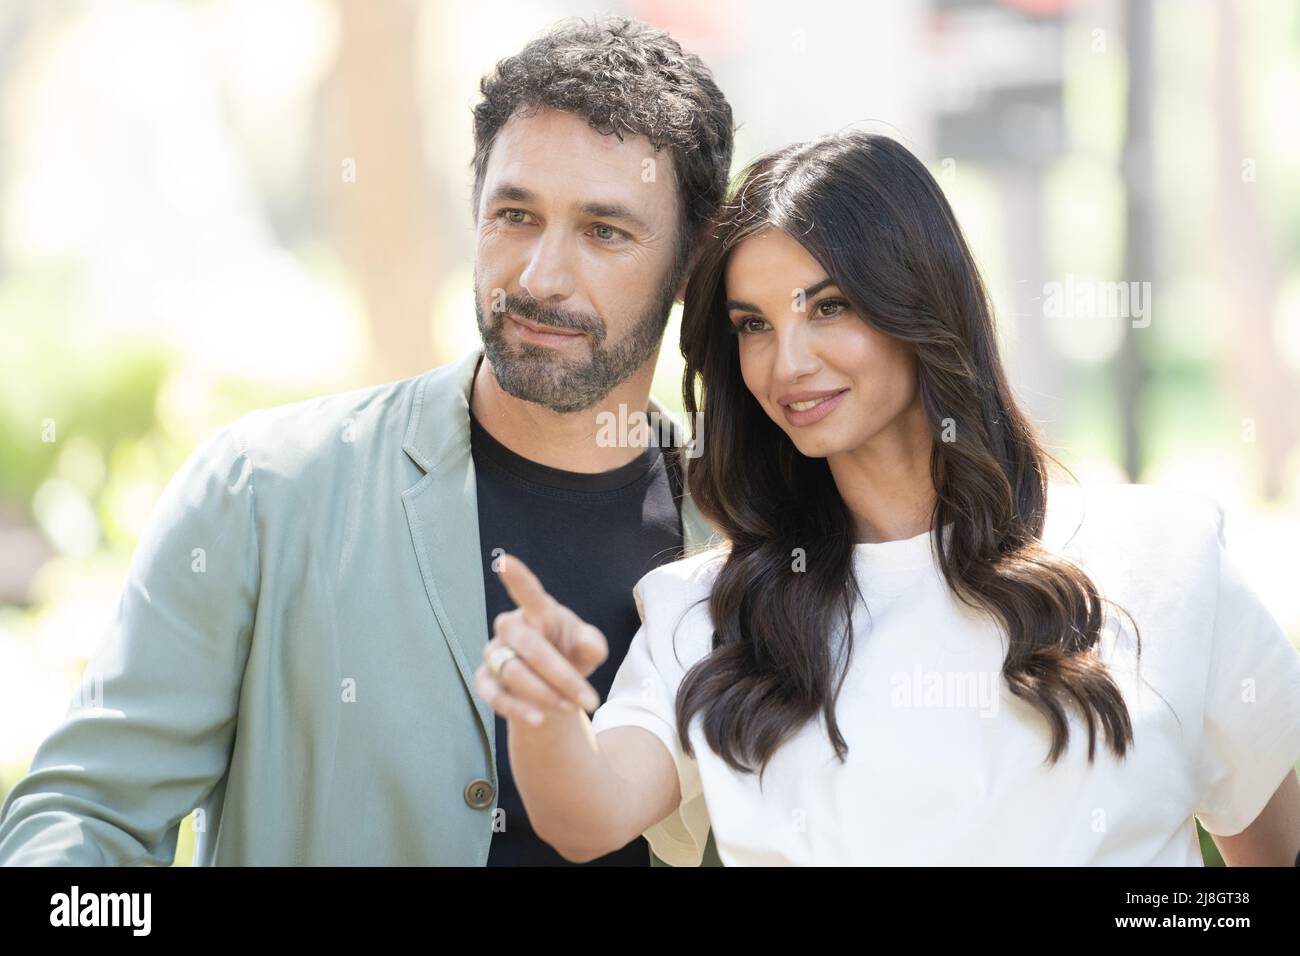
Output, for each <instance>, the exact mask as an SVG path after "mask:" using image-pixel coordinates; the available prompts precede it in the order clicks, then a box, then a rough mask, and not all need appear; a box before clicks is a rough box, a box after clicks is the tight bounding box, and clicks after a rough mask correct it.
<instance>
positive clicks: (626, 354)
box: [474, 265, 682, 413]
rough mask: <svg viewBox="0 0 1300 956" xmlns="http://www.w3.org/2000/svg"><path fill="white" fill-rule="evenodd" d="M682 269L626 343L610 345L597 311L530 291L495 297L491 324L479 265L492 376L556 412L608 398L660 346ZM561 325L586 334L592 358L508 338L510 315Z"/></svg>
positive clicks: (477, 299) (479, 304) (479, 299)
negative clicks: (565, 306)
mask: <svg viewBox="0 0 1300 956" xmlns="http://www.w3.org/2000/svg"><path fill="white" fill-rule="evenodd" d="M681 271H682V267H681V266H680V265H675V266H674V268H673V270H672V275H671V276H670V277H669V281H667V282H665V283H664V284H663V285H662V286H661V289H662V291H661V292H660V294H659V297H658V298H657V299H656V301H655V302H653V303H652V304H651V306H650V308H648V309H646V311H645V312H644V313H642V315H641V317H640V318H639V319H638V320H637V322H636V324H635V325H633V326H632V328H631V330H630V331H629V332H628V333H627V335H625V336H624V337H623V339H622V341H620V342H618V343H617V344H616V345H615V346H613V348H609V349H607V348H605V347H604V343H605V336H606V334H607V332H606V328H605V323H604V322H603V321H602V320H601V318H600V317H599V316H597V315H594V314H590V313H579V312H569V311H564V310H560V309H554V308H549V307H547V306H544V305H542V304H541V303H540V302H538V301H537V300H536V299H534V298H533V297H532V296H530V295H523V296H517V295H507V296H502V297H500V298H499V299H498V298H496V297H494V301H495V302H497V303H498V308H497V309H494V310H493V311H492V312H491V313H489V314H490V316H491V321H490V322H488V321H487V320H485V318H484V316H483V296H482V294H481V290H480V289H479V285H478V268H477V267H475V269H474V312H475V315H476V316H477V319H478V332H479V336H480V337H481V338H482V339H483V354H484V355H486V356H487V359H488V361H489V362H490V363H491V364H492V374H493V376H494V377H495V378H496V380H497V383H498V384H500V386H501V388H502V389H503V390H504V391H505V392H506V393H507V394H508V395H513V396H514V397H515V398H519V399H522V400H524V401H526V402H534V403H536V404H538V405H541V406H543V407H544V408H549V409H551V410H552V411H555V412H562V413H569V412H578V411H582V410H583V409H584V408H591V407H592V406H593V405H595V404H596V403H597V402H599V401H601V400H602V399H604V398H605V396H607V395H608V394H609V393H610V392H612V391H613V390H614V389H615V388H617V387H618V386H619V385H621V384H623V382H625V381H627V380H628V378H630V377H631V376H632V374H633V373H634V372H635V371H636V370H637V369H639V368H640V367H641V366H642V365H644V364H645V363H646V361H647V360H648V359H650V358H651V357H652V356H653V355H655V354H656V352H658V350H659V343H660V341H661V340H662V339H663V334H664V327H665V326H666V325H667V324H668V314H669V312H670V311H671V309H672V305H673V299H674V297H675V293H676V290H677V283H678V281H679V280H680V277H681ZM507 312H509V313H512V314H514V315H517V316H519V317H520V318H524V319H527V320H528V321H530V322H536V323H538V324H541V325H549V326H551V327H553V328H557V329H576V330H577V331H579V332H584V333H586V337H587V341H588V343H589V345H590V348H591V358H590V360H588V361H578V362H573V361H569V360H566V359H564V358H562V357H561V356H560V354H559V352H558V350H557V349H554V348H550V347H548V346H545V345H538V344H536V343H534V342H522V341H520V342H516V343H513V344H512V343H511V342H509V341H508V340H507V338H506V323H507V322H508V321H509V320H508V319H507V318H506V313H507Z"/></svg>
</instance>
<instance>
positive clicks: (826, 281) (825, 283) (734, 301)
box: [725, 276, 835, 313]
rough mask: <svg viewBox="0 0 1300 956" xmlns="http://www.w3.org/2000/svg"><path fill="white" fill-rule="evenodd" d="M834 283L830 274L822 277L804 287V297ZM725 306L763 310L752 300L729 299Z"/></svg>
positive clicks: (752, 310)
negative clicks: (818, 280)
mask: <svg viewBox="0 0 1300 956" xmlns="http://www.w3.org/2000/svg"><path fill="white" fill-rule="evenodd" d="M834 284H835V283H834V282H833V281H832V280H831V278H830V276H827V277H826V278H825V279H822V280H821V281H820V282H816V283H814V284H813V285H810V286H809V287H808V288H806V289H804V290H803V294H804V298H805V299H807V298H811V297H812V296H814V295H816V294H817V293H818V292H820V291H821V290H822V289H825V288H826V287H827V286H833V285H834ZM725 308H726V310H727V311H728V312H730V311H731V310H732V309H740V310H742V311H744V312H759V313H761V312H762V311H763V310H762V309H760V308H759V307H758V306H756V305H754V304H753V303H752V302H742V301H740V300H739V299H728V300H727V303H726V306H725Z"/></svg>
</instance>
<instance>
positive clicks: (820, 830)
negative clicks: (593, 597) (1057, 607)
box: [592, 485, 1300, 866]
mask: <svg viewBox="0 0 1300 956" xmlns="http://www.w3.org/2000/svg"><path fill="white" fill-rule="evenodd" d="M1085 503H1086V508H1085V507H1084V505H1085ZM1076 529H1077V531H1076ZM931 538H932V536H931V535H930V534H923V535H918V536H917V537H915V538H911V539H907V540H902V541H888V542H883V543H876V544H858V545H855V553H854V560H855V562H856V567H857V568H858V570H859V572H860V573H859V580H860V585H861V587H862V589H863V593H864V594H865V596H866V600H867V603H868V607H869V610H870V621H868V618H867V615H866V614H864V613H863V612H862V608H861V607H860V606H859V608H858V609H857V610H855V612H854V615H853V619H854V639H853V640H854V649H853V656H852V663H851V665H850V670H849V674H848V677H847V679H846V681H845V685H844V689H843V691H842V693H841V695H840V699H839V702H838V705H837V710H836V716H837V719H838V721H839V726H840V732H841V733H842V734H843V736H844V739H845V741H846V743H847V744H848V748H849V750H848V754H847V757H846V762H845V763H844V764H841V763H839V761H838V760H837V758H836V756H835V752H834V749H833V747H832V746H831V742H830V739H829V738H828V736H827V733H826V728H825V722H824V720H823V719H822V718H821V717H820V716H818V717H817V718H816V719H815V720H813V721H810V722H809V723H808V724H806V725H805V726H804V727H803V728H801V729H800V730H799V732H798V733H797V735H796V736H794V737H792V738H791V739H790V740H788V741H787V742H786V743H785V744H784V745H783V746H782V747H781V748H780V749H779V750H778V751H777V752H776V754H775V755H774V757H773V759H772V761H771V763H770V764H769V765H768V769H767V771H766V773H765V775H764V781H763V789H762V790H761V791H760V789H759V784H758V778H757V776H756V775H753V774H742V773H739V772H736V771H733V770H732V769H731V768H730V767H728V766H727V765H726V764H725V763H724V762H723V761H722V760H721V759H720V758H719V757H718V756H717V755H716V754H715V753H713V752H712V751H711V750H710V749H709V747H708V744H707V743H706V742H705V740H704V738H703V735H702V733H701V731H700V727H699V721H700V712H698V711H697V712H696V714H695V717H694V718H693V719H692V722H691V730H690V740H691V743H692V745H693V747H694V757H688V756H686V755H685V754H684V753H683V751H682V749H681V748H680V746H679V744H678V740H677V727H676V723H675V716H674V701H675V697H676V692H677V688H678V685H679V683H680V681H681V679H682V677H683V675H684V674H685V673H686V671H687V670H688V669H689V668H690V667H691V665H693V664H694V663H695V662H696V661H698V660H699V659H700V658H701V657H703V656H704V655H705V654H707V653H709V646H710V642H711V637H712V632H713V627H712V624H711V621H710V618H709V613H708V602H707V600H704V601H701V602H700V603H698V604H693V602H695V601H696V600H697V599H698V598H706V597H707V595H708V592H709V587H710V585H711V583H712V581H713V578H714V577H715V575H716V572H717V570H718V568H719V567H721V559H720V557H719V552H718V551H714V552H706V553H704V554H702V555H697V556H695V557H692V558H687V559H685V560H681V561H676V562H673V563H671V564H667V565H663V566H661V567H659V568H656V569H655V570H653V571H651V572H650V573H649V574H646V575H645V576H644V577H643V578H641V580H640V581H639V582H637V585H636V590H635V594H636V601H637V607H638V610H639V612H640V614H641V619H642V622H643V624H642V627H641V629H640V630H639V631H638V632H637V634H636V636H635V638H634V639H633V641H632V645H631V648H630V650H629V652H628V655H627V657H626V659H625V660H624V662H623V664H622V666H621V667H620V669H619V671H618V674H617V676H616V678H615V680H614V683H613V686H612V688H611V691H610V694H609V696H608V698H607V699H606V701H605V703H604V704H603V705H602V706H601V707H600V708H599V709H598V710H597V711H596V713H595V714H594V715H593V717H592V725H593V727H594V729H595V731H596V732H597V733H600V732H601V731H604V730H608V729H609V728H611V727H617V726H624V725H632V726H637V727H642V728H644V729H646V730H648V731H650V732H651V733H652V734H654V735H655V737H657V738H658V739H659V740H660V741H661V742H662V743H663V745H664V746H665V747H666V748H667V749H668V752H669V753H670V754H671V755H672V758H673V760H674V762H675V764H676V767H677V774H678V780H679V782H680V785H681V793H682V801H681V804H680V806H679V807H678V809H677V810H676V811H675V812H674V813H673V814H671V815H670V816H668V817H667V818H666V819H664V820H662V821H661V822H659V823H657V824H655V825H654V826H652V827H651V828H650V829H648V830H646V831H645V836H646V839H647V840H649V842H650V845H651V846H652V847H653V848H654V851H655V853H657V854H658V855H659V857H660V858H661V859H663V860H664V861H665V862H667V863H671V864H673V865H675V866H698V865H699V863H700V860H701V858H702V855H703V850H704V846H705V843H706V840H707V837H708V832H709V827H710V825H711V826H712V828H713V831H714V837H715V839H716V842H717V847H718V854H719V856H720V857H721V859H722V862H723V863H724V864H726V865H728V866H743V865H787V864H795V865H799V864H817V865H823V864H829V865H834V864H864V865H876V864H880V865H994V866H996V865H1091V866H1097V865H1138V866H1152V865H1158V866H1200V865H1202V860H1201V853H1200V849H1199V846H1198V842H1197V837H1196V827H1195V823H1194V821H1193V815H1195V817H1198V818H1199V819H1200V820H1201V822H1202V823H1203V824H1204V826H1205V827H1206V829H1207V830H1209V831H1210V832H1211V833H1215V834H1223V835H1232V834H1236V833H1239V832H1240V831H1241V830H1243V829H1244V828H1245V827H1246V826H1248V825H1249V824H1250V823H1251V822H1252V821H1253V820H1254V819H1255V818H1256V817H1257V816H1258V815H1259V812H1260V811H1261V810H1262V809H1263V808H1264V806H1265V804H1266V803H1267V802H1268V799H1269V798H1270V797H1271V796H1272V794H1273V792H1274V791H1275V790H1276V788H1277V786H1278V784H1279V783H1280V782H1281V781H1282V780H1283V778H1284V775H1285V774H1286V773H1287V772H1288V771H1290V770H1292V768H1293V767H1294V764H1295V761H1296V760H1297V758H1300V654H1297V652H1296V649H1295V648H1294V647H1293V646H1292V645H1291V643H1290V641H1289V640H1288V639H1287V638H1286V636H1285V634H1283V632H1282V630H1281V628H1280V627H1279V625H1278V624H1277V622H1276V621H1275V620H1274V619H1273V617H1272V616H1271V615H1270V614H1269V613H1268V611H1267V610H1266V609H1265V608H1264V606H1263V605H1262V604H1261V603H1260V601H1259V598H1258V597H1257V596H1256V595H1255V593H1254V592H1253V591H1252V589H1251V588H1250V586H1249V584H1248V583H1247V582H1246V581H1245V579H1244V578H1243V577H1242V574H1241V571H1240V570H1239V568H1238V567H1237V566H1236V565H1235V563H1234V562H1233V561H1232V560H1231V558H1230V557H1229V555H1228V554H1227V552H1226V551H1225V550H1224V547H1223V544H1224V539H1223V513H1222V509H1221V508H1220V507H1219V506H1218V504H1217V503H1216V502H1214V501H1213V500H1212V499H1210V498H1206V497H1202V496H1197V495H1191V494H1184V493H1176V492H1171V491H1168V490H1166V489H1157V488H1153V487H1146V486H1141V485H1119V486H1109V487H1105V486H1102V487H1095V488H1093V487H1090V488H1087V489H1086V490H1080V489H1079V488H1077V487H1074V486H1068V485H1067V486H1052V488H1051V490H1050V492H1049V498H1048V517H1047V524H1046V528H1045V531H1044V536H1043V541H1044V544H1045V545H1046V546H1047V547H1048V548H1050V549H1052V550H1054V551H1056V552H1057V553H1059V554H1062V555H1064V556H1066V557H1069V558H1071V559H1072V560H1074V561H1075V562H1077V563H1078V564H1080V565H1081V566H1082V567H1083V568H1084V569H1085V570H1086V571H1087V572H1088V573H1089V574H1090V575H1091V576H1092V579H1093V581H1094V582H1095V583H1096V584H1097V586H1098V588H1099V590H1100V591H1101V593H1102V595H1103V596H1105V597H1107V598H1110V599H1112V600H1114V601H1116V602H1118V603H1119V604H1120V605H1121V606H1122V607H1124V608H1125V609H1127V610H1128V611H1129V612H1130V613H1131V614H1132V615H1133V617H1134V618H1135V619H1136V621H1137V623H1138V626H1139V627H1140V628H1141V638H1142V645H1141V668H1140V675H1141V677H1142V678H1143V680H1144V681H1145V682H1142V681H1137V680H1135V679H1134V676H1133V669H1134V661H1133V641H1132V627H1131V625H1130V624H1129V623H1128V621H1127V619H1126V618H1124V617H1123V616H1122V615H1118V616H1117V615H1115V614H1114V612H1113V611H1112V610H1111V609H1110V608H1109V606H1108V607H1107V616H1108V620H1109V621H1112V622H1113V621H1115V620H1118V622H1119V624H1120V626H1122V628H1123V633H1124V636H1123V637H1122V638H1120V639H1118V640H1117V638H1116V634H1115V631H1114V627H1113V625H1109V626H1107V627H1106V628H1104V629H1103V637H1102V641H1101V648H1102V659H1103V660H1104V661H1105V662H1106V663H1107V665H1108V667H1109V668H1110V671H1111V674H1112V677H1113V678H1114V679H1115V681H1116V682H1117V684H1118V685H1119V687H1120V689H1121V691H1122V693H1123V695H1124V699H1125V703H1126V705H1127V706H1128V708H1129V713H1130V716H1131V719H1132V721H1133V729H1134V746H1133V747H1132V749H1130V751H1129V755H1128V756H1127V757H1126V758H1124V759H1123V760H1122V761H1120V760H1116V758H1115V757H1114V755H1113V753H1112V751H1111V750H1110V748H1109V746H1108V744H1107V743H1106V738H1105V737H1104V735H1103V734H1102V733H1101V731H1100V728H1099V729H1098V736H1097V753H1096V760H1095V763H1093V764H1092V765H1091V766H1089V764H1088V763H1087V750H1088V736H1087V727H1086V725H1085V724H1084V722H1083V721H1082V719H1081V717H1080V715H1079V714H1078V712H1077V711H1076V710H1075V709H1074V707H1073V706H1067V707H1066V713H1067V715H1068V719H1069V726H1070V739H1069V745H1068V748H1067V750H1066V752H1065V753H1064V755H1063V756H1062V757H1061V759H1060V760H1059V761H1058V762H1057V764H1056V766H1054V767H1051V766H1048V765H1047V764H1046V762H1045V758H1046V755H1047V752H1048V748H1049V745H1050V731H1049V729H1048V726H1047V723H1046V721H1045V720H1044V718H1043V717H1041V716H1040V715H1039V713H1038V712H1037V711H1036V710H1034V709H1033V708H1032V707H1030V706H1029V705H1028V704H1025V703H1023V702H1022V701H1021V700H1020V699H1019V698H1017V697H1016V696H1015V695H1013V694H1012V693H1011V692H1010V691H1009V690H1008V689H1007V688H1006V684H1005V682H1004V681H1003V680H1002V679H1001V667H1002V661H1003V655H1004V638H1003V636H1002V633H1001V630H1000V628H999V627H998V626H997V625H996V624H995V623H994V622H993V619H992V618H990V617H987V616H985V615H982V614H981V613H979V612H976V611H973V610H971V609H969V608H967V607H966V606H965V605H963V604H961V603H960V602H957V601H955V600H954V599H953V598H952V596H951V595H950V593H949V591H948V589H947V586H946V585H945V583H944V581H943V578H942V576H941V574H940V572H939V570H938V566H937V562H936V560H935V558H934V557H933V555H932V553H931ZM679 619H680V624H679V625H678V627H677V630H676V638H675V646H674V625H675V624H677V622H678V621H679ZM1153 688H1154V690H1153ZM1157 691H1158V694H1157V693H1156V692H1157ZM1162 697H1163V700H1162V699H1161V698H1162ZM1166 702H1167V703H1166ZM1171 708H1172V711H1171Z"/></svg>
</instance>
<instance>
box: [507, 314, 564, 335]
mask: <svg viewBox="0 0 1300 956" xmlns="http://www.w3.org/2000/svg"><path fill="white" fill-rule="evenodd" d="M506 315H507V316H509V317H510V319H511V320H512V321H514V322H516V323H518V324H519V325H522V326H523V327H524V328H526V329H528V330H530V331H532V332H536V333H538V334H539V335H564V336H568V337H570V338H576V337H578V336H580V335H582V333H581V332H577V331H574V330H573V329H557V328H554V327H552V326H549V325H538V324H537V323H536V322H530V321H528V319H523V318H520V317H519V316H517V315H515V314H514V313H513V312H507V313H506Z"/></svg>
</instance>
